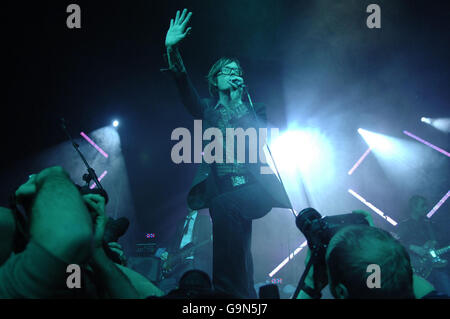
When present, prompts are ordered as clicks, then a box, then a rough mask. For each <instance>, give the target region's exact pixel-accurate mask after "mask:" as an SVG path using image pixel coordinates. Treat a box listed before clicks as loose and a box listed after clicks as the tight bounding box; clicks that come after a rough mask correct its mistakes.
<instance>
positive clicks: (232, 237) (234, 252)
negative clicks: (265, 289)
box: [209, 183, 272, 298]
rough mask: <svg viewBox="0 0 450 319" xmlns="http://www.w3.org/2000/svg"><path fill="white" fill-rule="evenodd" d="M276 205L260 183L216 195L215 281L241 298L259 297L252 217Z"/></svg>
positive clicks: (213, 210)
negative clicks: (256, 287)
mask: <svg viewBox="0 0 450 319" xmlns="http://www.w3.org/2000/svg"><path fill="white" fill-rule="evenodd" d="M271 209H272V201H271V200H270V196H268V195H267V194H266V192H265V191H264V190H263V188H262V187H261V186H260V185H259V184H256V183H254V184H247V185H243V186H240V187H238V188H236V189H235V190H231V191H229V192H225V193H222V194H219V195H217V196H215V197H213V198H212V199H211V200H210V203H209V212H210V215H211V219H212V223H213V285H214V288H215V289H216V290H218V291H221V292H224V293H226V294H229V295H232V296H235V297H237V298H257V295H256V291H255V288H254V283H253V258H252V253H251V238H252V220H253V219H254V218H255V216H258V217H261V216H263V215H265V214H267V213H268V212H269V211H270V210H271Z"/></svg>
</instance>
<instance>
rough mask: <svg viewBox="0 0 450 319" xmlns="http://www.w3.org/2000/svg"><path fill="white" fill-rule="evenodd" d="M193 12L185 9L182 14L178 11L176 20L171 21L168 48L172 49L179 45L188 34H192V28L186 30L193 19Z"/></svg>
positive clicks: (167, 39) (167, 40) (167, 35)
mask: <svg viewBox="0 0 450 319" xmlns="http://www.w3.org/2000/svg"><path fill="white" fill-rule="evenodd" d="M191 16H192V12H189V13H188V12H187V9H184V10H183V12H182V13H181V14H180V11H179V10H178V11H177V15H176V17H175V20H174V19H171V20H170V27H169V30H168V31H167V34H166V47H167V48H171V47H174V46H176V45H178V44H179V43H180V42H181V41H182V40H183V39H184V38H186V36H187V35H188V34H190V32H191V29H192V28H191V27H189V28H187V29H186V26H187V24H188V22H189V20H190V19H191Z"/></svg>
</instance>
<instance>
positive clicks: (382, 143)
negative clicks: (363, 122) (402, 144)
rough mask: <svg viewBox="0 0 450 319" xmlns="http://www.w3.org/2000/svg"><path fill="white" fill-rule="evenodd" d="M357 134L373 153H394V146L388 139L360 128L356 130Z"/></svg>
mask: <svg viewBox="0 0 450 319" xmlns="http://www.w3.org/2000/svg"><path fill="white" fill-rule="evenodd" d="M358 133H359V134H361V136H362V137H363V138H364V140H365V141H366V143H367V144H368V145H369V146H370V148H372V149H373V150H374V151H376V152H379V153H384V154H389V153H391V152H393V151H394V144H393V142H392V141H391V139H390V138H389V137H387V136H384V135H382V134H377V133H373V132H370V131H367V130H364V129H362V128H359V129H358Z"/></svg>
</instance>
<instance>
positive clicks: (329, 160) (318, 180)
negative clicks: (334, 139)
mask: <svg viewBox="0 0 450 319" xmlns="http://www.w3.org/2000/svg"><path fill="white" fill-rule="evenodd" d="M270 148H271V151H272V155H273V159H274V161H275V163H276V166H277V168H278V171H279V173H280V176H281V178H282V181H283V185H284V188H285V190H286V193H287V194H288V197H289V199H290V201H291V204H292V207H293V208H294V209H296V210H301V208H302V207H305V206H313V205H314V203H313V202H312V201H313V200H314V201H316V200H317V201H320V200H322V198H323V197H324V192H323V190H324V189H325V188H327V187H329V185H330V184H331V183H334V182H335V160H334V156H335V152H334V149H333V147H332V145H331V143H330V140H329V139H328V137H327V136H326V135H325V134H324V133H323V132H321V131H320V130H319V129H317V128H313V127H296V126H295V125H290V126H289V129H288V130H287V131H284V132H280V135H279V136H277V137H275V138H274V137H273V136H272V140H271V143H270ZM266 158H267V156H266ZM268 162H269V165H270V162H271V161H270V160H268ZM272 166H273V165H271V167H272ZM272 168H273V167H272ZM274 171H275V170H274Z"/></svg>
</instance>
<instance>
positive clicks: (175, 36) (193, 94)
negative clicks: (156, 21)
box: [164, 9, 205, 118]
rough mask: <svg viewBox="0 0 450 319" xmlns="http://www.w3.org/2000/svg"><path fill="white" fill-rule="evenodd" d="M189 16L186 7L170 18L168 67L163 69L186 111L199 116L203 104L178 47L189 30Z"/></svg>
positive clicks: (167, 42) (190, 14)
mask: <svg viewBox="0 0 450 319" xmlns="http://www.w3.org/2000/svg"><path fill="white" fill-rule="evenodd" d="M191 16H192V12H189V13H188V11H187V9H184V10H183V12H181V13H180V11H177V14H176V17H175V19H171V20H170V27H169V30H168V31H167V34H166V41H165V45H166V50H167V63H168V65H169V69H167V70H164V71H170V73H171V74H172V75H173V77H174V79H175V83H176V85H177V87H178V91H179V92H180V96H181V100H182V102H183V104H184V105H185V107H186V108H187V109H188V111H189V112H190V113H191V114H192V115H193V116H194V117H196V118H201V117H202V116H203V110H204V109H205V105H204V102H203V101H202V100H201V99H200V97H199V95H198V93H197V90H196V89H195V88H194V86H193V85H192V82H191V80H190V79H189V76H188V75H187V72H186V68H185V67H184V63H183V60H182V59H181V54H180V51H179V48H178V47H179V44H180V43H181V41H182V40H184V39H185V38H186V36H187V35H188V34H189V33H190V31H191V28H190V27H189V28H188V27H187V24H188V22H189V20H190V19H191Z"/></svg>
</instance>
